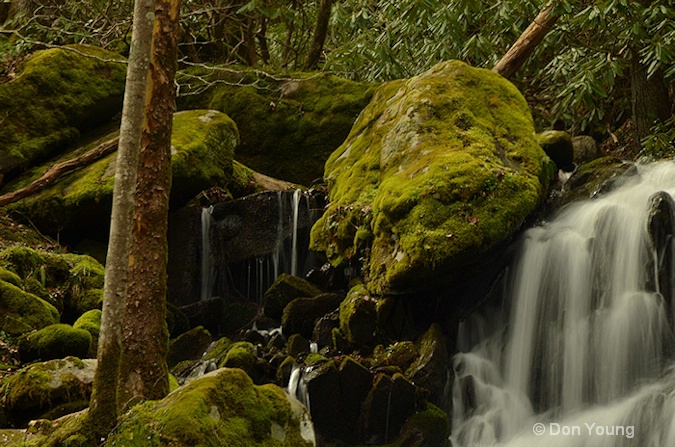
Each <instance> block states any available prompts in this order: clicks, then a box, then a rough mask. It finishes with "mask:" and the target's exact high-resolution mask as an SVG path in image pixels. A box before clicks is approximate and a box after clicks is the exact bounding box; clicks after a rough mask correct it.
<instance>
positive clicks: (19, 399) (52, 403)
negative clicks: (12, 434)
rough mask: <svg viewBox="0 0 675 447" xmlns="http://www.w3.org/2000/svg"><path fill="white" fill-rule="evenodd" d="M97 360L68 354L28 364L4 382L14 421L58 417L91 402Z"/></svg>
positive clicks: (22, 421)
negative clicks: (59, 358)
mask: <svg viewBox="0 0 675 447" xmlns="http://www.w3.org/2000/svg"><path fill="white" fill-rule="evenodd" d="M95 368H96V360H93V359H90V360H80V359H78V358H75V357H67V358H65V359H62V360H50V361H48V362H43V363H34V364H32V365H29V366H27V367H25V368H23V369H21V370H20V371H18V372H17V373H16V374H13V375H11V376H8V377H6V378H5V379H3V381H2V387H1V390H2V395H3V396H4V401H3V404H4V406H5V409H6V410H7V414H8V415H9V416H10V419H11V422H12V424H14V426H17V427H20V426H25V424H27V423H28V421H30V420H31V419H37V418H38V417H50V418H57V417H59V416H62V415H64V414H67V413H69V412H71V411H78V410H81V409H82V408H85V407H86V406H87V405H88V399H89V395H90V393H91V384H92V382H93V380H94V370H95Z"/></svg>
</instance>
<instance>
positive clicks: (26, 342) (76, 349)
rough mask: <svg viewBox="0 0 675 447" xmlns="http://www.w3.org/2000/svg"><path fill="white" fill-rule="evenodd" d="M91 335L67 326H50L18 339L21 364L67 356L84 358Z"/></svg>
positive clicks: (89, 344)
mask: <svg viewBox="0 0 675 447" xmlns="http://www.w3.org/2000/svg"><path fill="white" fill-rule="evenodd" d="M91 341H92V338H91V334H90V333H89V332H87V331H86V330H84V329H75V328H74V327H72V326H70V325H68V324H52V325H50V326H47V327H44V328H42V329H40V330H39V331H37V332H31V333H29V334H25V335H23V336H22V337H21V338H19V355H20V357H21V361H22V362H31V361H33V360H38V359H40V360H52V359H60V358H63V357H67V356H74V357H80V358H84V357H86V356H87V353H88V352H89V348H90V346H91Z"/></svg>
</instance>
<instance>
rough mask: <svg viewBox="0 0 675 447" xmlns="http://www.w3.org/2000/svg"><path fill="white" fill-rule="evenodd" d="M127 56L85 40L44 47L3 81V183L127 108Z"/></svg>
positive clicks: (0, 132)
mask: <svg viewBox="0 0 675 447" xmlns="http://www.w3.org/2000/svg"><path fill="white" fill-rule="evenodd" d="M126 68H127V67H126V61H125V60H124V58H122V57H121V56H120V55H118V54H115V53H111V52H109V51H106V50H102V49H100V48H96V47H92V46H85V45H69V46H67V47H63V48H54V49H50V50H44V51H38V52H36V53H35V54H33V55H32V56H31V57H29V58H28V59H27V60H26V61H25V62H24V63H23V64H22V66H21V67H20V69H19V71H18V75H17V76H16V77H15V78H14V79H12V80H10V81H9V82H6V83H3V84H0V116H2V117H3V120H2V126H0V183H1V182H2V178H3V176H5V175H6V174H13V173H15V172H16V171H17V170H19V169H23V168H26V167H27V166H29V165H31V164H33V163H34V162H36V161H39V160H44V159H45V158H47V157H48V156H50V155H52V154H53V153H55V152H56V151H59V150H61V149H63V148H64V147H65V146H66V145H68V144H71V143H73V142H74V141H75V140H76V139H77V138H78V137H79V135H80V133H81V132H83V131H86V130H87V129H89V128H91V127H92V126H96V125H99V124H101V123H104V122H106V121H108V120H110V119H111V118H112V117H113V116H114V115H116V114H117V113H119V111H120V110H121V108H122V95H123V92H124V79H125V75H126Z"/></svg>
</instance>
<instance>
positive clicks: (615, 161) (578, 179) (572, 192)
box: [562, 157, 637, 204]
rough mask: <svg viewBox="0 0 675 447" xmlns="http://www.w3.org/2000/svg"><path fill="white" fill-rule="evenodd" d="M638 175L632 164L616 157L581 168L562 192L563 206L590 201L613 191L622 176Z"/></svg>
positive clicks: (593, 162) (587, 164)
mask: <svg viewBox="0 0 675 447" xmlns="http://www.w3.org/2000/svg"><path fill="white" fill-rule="evenodd" d="M635 174H637V168H636V167H635V165H634V164H633V163H631V162H626V161H623V160H621V159H619V158H616V157H603V158H598V159H597V160H593V161H592V162H590V163H586V164H585V165H582V166H580V167H579V168H577V170H576V171H574V174H572V176H571V177H570V178H569V180H567V182H566V183H565V186H564V188H563V192H562V204H567V203H570V202H573V201H575V200H584V199H590V198H592V197H595V196H597V195H598V194H602V193H605V192H609V191H611V190H612V189H613V188H614V186H615V185H616V182H617V181H618V179H619V178H620V177H622V176H624V175H625V176H629V175H635Z"/></svg>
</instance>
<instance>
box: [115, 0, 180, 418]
mask: <svg viewBox="0 0 675 447" xmlns="http://www.w3.org/2000/svg"><path fill="white" fill-rule="evenodd" d="M179 11H180V0H156V9H155V29H154V33H153V38H152V55H151V61H150V81H149V92H150V99H149V102H148V107H147V109H146V119H145V123H144V128H143V137H142V144H141V153H140V161H139V166H138V181H137V184H136V208H135V211H134V226H133V246H132V249H131V256H130V259H131V265H130V266H129V292H128V294H127V299H126V309H125V319H124V338H123V340H124V342H123V354H122V365H121V368H120V378H121V380H120V388H119V394H118V396H119V399H120V407H121V408H122V409H127V408H129V407H131V406H133V405H135V404H136V403H138V402H140V401H144V400H149V399H152V400H155V399H161V398H162V397H164V396H165V395H166V394H167V393H168V392H169V371H168V367H167V364H166V354H167V350H168V342H169V336H168V330H167V326H166V287H167V286H166V278H167V273H166V269H167V261H168V248H167V230H168V214H169V192H170V190H171V129H172V120H173V113H174V111H175V86H174V79H175V73H176V64H177V50H178V35H179V33H180V28H179V23H178V17H179Z"/></svg>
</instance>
